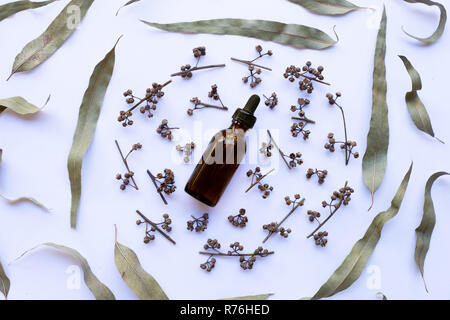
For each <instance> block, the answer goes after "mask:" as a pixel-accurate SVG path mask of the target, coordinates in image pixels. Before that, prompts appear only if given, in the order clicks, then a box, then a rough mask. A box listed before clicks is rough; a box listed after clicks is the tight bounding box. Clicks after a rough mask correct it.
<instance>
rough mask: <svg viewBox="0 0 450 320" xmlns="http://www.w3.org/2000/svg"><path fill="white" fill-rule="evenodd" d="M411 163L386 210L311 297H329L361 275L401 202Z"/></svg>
mask: <svg viewBox="0 0 450 320" xmlns="http://www.w3.org/2000/svg"><path fill="white" fill-rule="evenodd" d="M411 171H412V164H411V166H410V167H409V170H408V172H407V173H406V175H405V177H404V178H403V181H402V183H401V184H400V187H399V188H398V190H397V193H396V194H395V196H394V198H393V199H392V202H391V206H390V207H389V209H387V210H386V211H383V212H381V213H379V214H378V215H377V216H376V217H375V218H374V219H373V221H372V223H371V224H370V226H369V228H368V229H367V231H366V233H365V234H364V237H362V238H361V239H360V240H358V242H356V244H355V245H354V246H353V248H352V251H351V252H350V254H349V255H348V256H347V257H346V258H345V259H344V261H343V262H342V264H341V265H340V266H339V267H338V268H337V269H336V271H335V272H334V273H333V274H332V275H331V277H330V278H329V279H328V280H327V282H325V284H323V285H322V287H321V288H320V289H319V291H317V293H316V294H315V295H314V297H312V299H313V300H314V299H321V298H325V297H331V296H332V295H334V294H336V293H338V292H340V291H342V290H345V289H347V288H348V287H350V286H351V285H352V284H353V283H354V282H355V281H356V280H357V279H358V278H359V277H360V275H361V273H362V272H363V270H364V268H365V267H366V264H367V261H368V260H369V258H370V256H371V255H372V253H373V251H374V250H375V247H376V246H377V244H378V241H379V240H380V237H381V231H382V230H383V227H384V225H385V223H386V222H388V221H389V220H390V219H392V218H393V217H395V216H396V215H397V213H398V211H399V209H400V205H401V204H402V201H403V197H404V195H405V192H406V189H407V187H408V183H409V178H410V177H411Z"/></svg>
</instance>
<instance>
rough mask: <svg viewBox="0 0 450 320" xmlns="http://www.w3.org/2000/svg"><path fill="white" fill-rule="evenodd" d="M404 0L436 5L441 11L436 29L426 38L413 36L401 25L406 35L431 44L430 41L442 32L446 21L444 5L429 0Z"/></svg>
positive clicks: (433, 40)
mask: <svg viewBox="0 0 450 320" xmlns="http://www.w3.org/2000/svg"><path fill="white" fill-rule="evenodd" d="M404 1H406V2H409V3H423V4H425V5H427V6H437V7H438V8H439V10H440V11H441V17H440V18H439V25H438V27H437V28H436V31H435V32H434V33H433V34H432V35H431V36H429V37H428V38H420V37H416V36H413V35H412V34H410V33H408V32H406V31H405V29H403V27H402V29H403V32H404V33H406V34H407V35H408V36H410V37H411V38H413V39H416V40H418V41H421V42H423V43H425V44H431V43H433V42H435V41H436V40H438V39H439V38H440V37H441V36H442V34H443V33H444V29H445V24H446V23H447V11H446V10H445V7H444V6H443V5H442V4H440V3H438V2H434V1H430V0H404Z"/></svg>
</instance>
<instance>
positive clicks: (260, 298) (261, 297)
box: [220, 293, 273, 300]
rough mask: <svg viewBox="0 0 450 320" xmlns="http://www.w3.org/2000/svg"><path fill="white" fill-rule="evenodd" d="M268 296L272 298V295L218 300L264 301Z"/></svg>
mask: <svg viewBox="0 0 450 320" xmlns="http://www.w3.org/2000/svg"><path fill="white" fill-rule="evenodd" d="M270 296H273V293H266V294H258V295H254V296H245V297H235V298H226V299H220V300H266V299H267V298H269V297H270Z"/></svg>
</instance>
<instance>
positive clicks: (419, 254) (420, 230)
mask: <svg viewBox="0 0 450 320" xmlns="http://www.w3.org/2000/svg"><path fill="white" fill-rule="evenodd" d="M443 175H448V173H447V172H442V171H441V172H436V173H435V174H433V175H432V176H431V177H430V178H429V179H428V181H427V184H426V185H425V201H424V204H423V216H422V221H421V222H420V225H419V226H418V227H417V228H416V250H415V252H414V260H415V261H416V264H417V266H418V267H419V270H420V273H421V274H422V279H423V282H424V284H425V290H427V291H428V289H427V285H426V283H425V278H424V265H425V258H426V256H427V252H428V249H429V248H430V240H431V235H432V233H433V229H434V226H435V225H436V213H435V211H434V205H433V199H432V198H431V188H432V187H433V183H434V182H435V181H436V180H437V179H438V178H439V177H441V176H443Z"/></svg>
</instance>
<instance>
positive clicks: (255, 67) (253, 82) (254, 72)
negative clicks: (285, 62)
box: [231, 45, 273, 88]
mask: <svg viewBox="0 0 450 320" xmlns="http://www.w3.org/2000/svg"><path fill="white" fill-rule="evenodd" d="M255 49H256V52H258V56H257V57H256V58H255V59H253V60H242V59H237V58H231V60H233V61H237V62H241V63H244V64H246V65H248V71H249V73H250V75H249V76H247V77H243V78H242V81H243V82H244V83H250V87H251V88H254V87H256V86H257V85H258V84H260V83H261V81H262V79H261V78H260V77H259V75H260V74H261V72H262V69H264V70H267V71H272V69H270V68H268V67H264V66H261V65H259V64H256V63H255V61H256V60H258V59H261V58H262V57H264V56H272V55H273V52H272V50H268V51H267V52H265V53H263V48H262V47H261V46H260V45H257V46H256V48H255ZM249 80H250V82H249Z"/></svg>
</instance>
